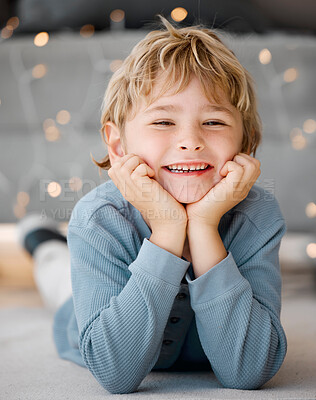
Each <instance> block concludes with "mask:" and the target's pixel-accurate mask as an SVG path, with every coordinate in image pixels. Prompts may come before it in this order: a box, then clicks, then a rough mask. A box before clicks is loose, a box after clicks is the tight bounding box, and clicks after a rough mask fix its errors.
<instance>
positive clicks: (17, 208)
mask: <svg viewBox="0 0 316 400" xmlns="http://www.w3.org/2000/svg"><path fill="white" fill-rule="evenodd" d="M13 213H14V215H15V216H16V217H17V218H19V219H20V218H23V217H24V216H25V214H26V209H25V207H23V206H21V205H20V204H15V205H14V207H13Z"/></svg>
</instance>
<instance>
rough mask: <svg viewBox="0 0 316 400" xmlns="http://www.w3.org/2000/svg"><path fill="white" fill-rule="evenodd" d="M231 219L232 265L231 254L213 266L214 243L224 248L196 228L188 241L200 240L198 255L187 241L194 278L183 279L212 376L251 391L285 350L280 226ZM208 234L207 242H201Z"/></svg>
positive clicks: (277, 364)
mask: <svg viewBox="0 0 316 400" xmlns="http://www.w3.org/2000/svg"><path fill="white" fill-rule="evenodd" d="M267 217H268V216H267ZM240 218H241V217H240ZM223 221H225V218H224V219H223ZM234 223H235V224H236V225H238V226H239V227H240V229H239V231H237V233H236V236H235V237H233V238H231V241H232V242H234V243H235V245H234V247H238V246H239V247H238V249H239V251H240V250H242V251H243V252H244V256H243V257H240V258H239V259H238V267H237V265H236V262H235V259H234V257H233V255H232V253H231V252H229V253H228V255H226V256H225V254H223V259H222V260H220V261H219V263H218V264H216V265H214V263H215V262H216V256H215V255H216V254H217V253H218V250H216V246H217V245H219V249H220V248H221V247H223V248H224V249H225V247H224V245H223V243H222V242H221V239H220V238H219V240H218V238H217V235H216V234H214V236H213V233H212V232H210V233H209V235H207V234H205V236H204V237H203V238H202V232H201V236H195V240H196V242H194V243H195V244H196V245H198V243H199V241H200V243H201V247H200V250H201V253H200V254H199V252H198V251H196V252H195V251H194V249H191V245H190V250H191V251H192V250H193V254H196V255H197V254H199V255H200V257H199V259H198V258H197V257H194V256H192V262H193V266H194V264H195V262H196V265H197V268H198V270H197V268H195V269H194V271H195V274H196V273H197V274H198V275H199V277H197V276H196V275H195V276H196V278H197V279H195V280H193V281H192V280H191V279H190V277H189V275H188V274H187V275H186V278H187V280H188V283H189V290H190V295H191V306H192V308H193V310H194V312H195V316H196V324H197V329H198V332H199V336H200V340H201V344H202V347H203V349H204V352H205V354H206V355H207V357H208V359H209V361H210V363H211V366H212V369H213V371H214V372H215V374H216V376H217V378H218V379H219V381H220V382H221V383H222V384H223V385H224V386H225V387H230V388H239V389H256V388H258V387H260V386H261V385H263V384H264V383H265V382H267V381H268V380H269V379H270V378H272V376H273V375H274V374H275V373H276V372H277V371H278V369H279V368H280V366H281V364H282V362H283V359H284V357H285V354H286V337H285V334H284V331H283V328H282V326H281V322H280V306H281V276H280V270H279V260H278V249H279V245H280V240H281V237H282V236H283V234H284V232H285V224H284V221H283V219H279V220H277V221H275V222H274V223H273V226H271V227H270V229H267V230H265V231H259V230H257V228H255V226H254V225H252V223H251V222H249V221H247V218H246V219H245V220H244V221H240V220H239V221H237V220H235V221H234ZM247 227H248V228H247ZM188 229H189V228H188ZM223 229H225V230H226V229H228V226H226V227H225V228H223ZM194 231H195V232H197V230H194ZM214 237H215V239H214V241H213V243H209V246H207V243H206V240H212V238H214ZM206 238H207V239H206ZM192 243H193V242H192V239H191V244H192ZM236 251H237V250H236ZM225 252H226V250H225ZM226 254H227V253H226ZM208 257H209V260H210V263H209V268H208V267H207V258H208ZM221 257H222V255H221V254H219V259H220V258H221Z"/></svg>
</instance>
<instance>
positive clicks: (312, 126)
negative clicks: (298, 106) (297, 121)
mask: <svg viewBox="0 0 316 400" xmlns="http://www.w3.org/2000/svg"><path fill="white" fill-rule="evenodd" d="M303 131H304V132H306V133H314V132H315V131H316V121H315V120H313V119H307V120H306V121H305V122H304V124H303Z"/></svg>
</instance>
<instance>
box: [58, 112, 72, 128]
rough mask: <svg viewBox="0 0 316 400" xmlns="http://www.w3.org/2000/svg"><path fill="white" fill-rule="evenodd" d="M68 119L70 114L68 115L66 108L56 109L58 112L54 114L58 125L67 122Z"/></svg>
mask: <svg viewBox="0 0 316 400" xmlns="http://www.w3.org/2000/svg"><path fill="white" fill-rule="evenodd" d="M70 119H71V115H70V113H69V111H67V110H60V111H58V113H57V115H56V121H57V122H58V123H59V124H60V125H66V124H68V123H69V121H70Z"/></svg>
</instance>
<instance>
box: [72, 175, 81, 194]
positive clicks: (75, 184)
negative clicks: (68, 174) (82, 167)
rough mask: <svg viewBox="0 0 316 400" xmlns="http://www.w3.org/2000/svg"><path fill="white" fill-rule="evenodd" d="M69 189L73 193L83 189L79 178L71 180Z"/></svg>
mask: <svg viewBox="0 0 316 400" xmlns="http://www.w3.org/2000/svg"><path fill="white" fill-rule="evenodd" d="M69 187H70V189H71V190H72V191H73V192H78V190H80V189H81V188H82V180H81V179H80V178H79V177H78V176H73V177H72V178H70V179H69Z"/></svg>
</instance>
